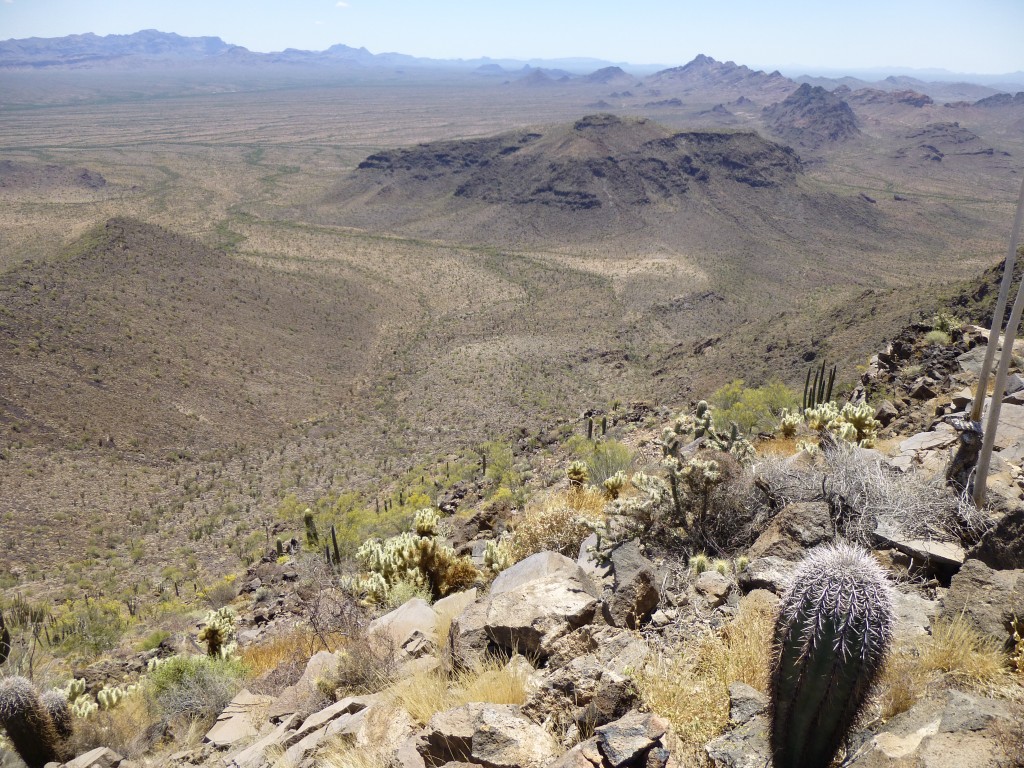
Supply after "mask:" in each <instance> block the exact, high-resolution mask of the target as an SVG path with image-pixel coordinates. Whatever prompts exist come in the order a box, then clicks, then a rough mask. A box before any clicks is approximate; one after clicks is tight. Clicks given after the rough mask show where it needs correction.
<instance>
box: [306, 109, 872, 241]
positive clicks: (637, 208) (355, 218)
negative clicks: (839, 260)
mask: <svg viewBox="0 0 1024 768" xmlns="http://www.w3.org/2000/svg"><path fill="white" fill-rule="evenodd" d="M803 175H804V174H803V170H802V163H801V161H800V158H799V157H798V156H797V154H796V153H795V152H794V151H793V150H792V149H790V148H789V147H786V146H783V145H781V144H777V143H775V142H772V141H767V140H765V139H763V138H762V137H761V136H759V135H758V134H756V133H754V132H751V131H747V132H724V131H716V130H691V131H683V132H678V131H673V130H671V129H669V128H666V127H665V126H663V125H659V124H658V123H655V122H653V121H650V120H646V119H635V118H620V117H616V116H614V115H607V114H599V115H591V116H588V117H584V118H582V119H580V120H577V121H576V122H575V123H569V124H563V125H556V126H549V127H543V128H537V129H535V130H526V129H524V130H518V131H514V132H510V133H505V134H501V135H498V136H493V137H487V138H478V139H466V140H459V141H439V142H431V143H429V144H421V145H419V146H415V147H409V148H403V149H395V150H388V151H384V152H379V153H377V154H373V155H370V156H369V157H367V158H366V159H365V160H364V161H363V162H362V163H360V164H359V166H358V168H357V169H356V170H355V171H354V172H353V173H351V174H350V175H349V176H348V177H347V178H345V179H344V180H342V181H341V182H340V183H339V184H338V186H337V187H336V188H335V189H334V190H333V191H332V192H331V193H330V194H329V195H327V196H326V197H325V198H324V199H323V200H322V201H321V203H320V204H319V205H318V206H317V210H316V214H315V215H316V217H317V218H318V219H319V220H321V221H326V222H331V223H335V224H341V225H344V226H355V227H362V228H367V229H377V230H380V229H387V230H391V231H394V232H400V233H403V234H409V235H414V236H417V237H433V238H443V239H446V240H456V241H459V240H461V241H463V242H486V243H489V244H494V245H498V246H508V245H514V246H521V245H528V246H540V247H545V248H551V247H554V248H559V247H566V246H573V245H580V244H583V243H596V242H601V243H602V244H604V246H610V244H615V246H614V247H616V248H619V249H620V248H621V247H623V246H625V245H629V246H630V247H634V248H635V247H648V244H649V247H659V246H658V244H659V243H669V244H671V245H670V247H671V248H673V249H680V250H683V249H685V250H688V251H690V252H693V251H705V252H708V253H711V252H715V253H719V254H721V253H727V252H734V253H735V252H736V251H737V249H746V248H755V249H758V250H761V251H764V249H765V247H766V243H768V242H778V243H780V244H783V243H784V247H785V248H786V249H789V248H791V247H792V246H793V245H794V244H795V243H804V244H806V245H807V247H809V248H811V249H812V250H813V249H816V248H819V247H821V243H822V237H821V236H820V233H818V232H817V231H812V229H813V230H817V229H819V228H821V229H826V228H827V230H828V232H829V233H830V235H829V236H830V237H832V236H835V235H837V233H844V241H845V242H849V243H853V242H854V241H855V240H858V239H859V238H860V237H861V236H862V235H864V234H867V235H868V236H869V237H870V238H872V239H874V238H875V237H876V236H877V235H878V234H879V228H880V226H881V223H880V222H881V217H880V215H879V214H878V212H877V211H875V210H872V209H870V208H869V207H866V206H864V205H861V204H859V203H857V202H855V201H851V200H850V199H846V198H841V197H838V196H836V195H833V194H830V193H825V192H822V191H820V190H817V189H812V188H811V186H810V185H807V184H804V183H803ZM868 247H872V248H873V246H868Z"/></svg>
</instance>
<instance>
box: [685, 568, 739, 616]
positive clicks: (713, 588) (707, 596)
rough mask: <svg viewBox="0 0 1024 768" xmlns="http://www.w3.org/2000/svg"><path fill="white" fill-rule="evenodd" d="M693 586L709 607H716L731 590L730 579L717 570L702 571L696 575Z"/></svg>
mask: <svg viewBox="0 0 1024 768" xmlns="http://www.w3.org/2000/svg"><path fill="white" fill-rule="evenodd" d="M693 588H694V590H695V591H696V592H697V594H698V595H700V596H701V597H703V598H704V600H706V601H707V603H708V605H709V606H710V607H711V608H718V607H719V606H720V605H724V604H725V601H726V600H728V599H729V593H730V592H732V581H730V580H729V578H728V577H726V576H724V575H723V574H721V573H719V572H718V571H704V573H702V574H701V575H700V576H698V577H697V581H695V582H694V584H693Z"/></svg>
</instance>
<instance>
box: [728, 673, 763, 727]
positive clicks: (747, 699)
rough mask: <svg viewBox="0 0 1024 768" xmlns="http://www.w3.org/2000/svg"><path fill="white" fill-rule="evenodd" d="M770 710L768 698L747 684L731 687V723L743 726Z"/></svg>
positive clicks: (736, 684) (737, 684) (734, 684)
mask: <svg viewBox="0 0 1024 768" xmlns="http://www.w3.org/2000/svg"><path fill="white" fill-rule="evenodd" d="M767 708H768V697H767V696H765V695H764V694H763V693H761V692H760V691H759V690H757V689H756V688H752V687H751V686H749V685H747V684H746V683H739V682H736V683H731V684H730V685H729V722H730V723H732V724H733V725H743V724H744V723H748V722H750V720H752V719H753V718H754V717H756V716H757V715H761V714H763V713H764V711H765V710H766V709H767Z"/></svg>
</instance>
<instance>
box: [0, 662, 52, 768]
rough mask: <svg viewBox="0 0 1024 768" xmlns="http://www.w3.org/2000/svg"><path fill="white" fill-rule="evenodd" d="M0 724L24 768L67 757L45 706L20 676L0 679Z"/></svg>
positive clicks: (32, 686)
mask: <svg viewBox="0 0 1024 768" xmlns="http://www.w3.org/2000/svg"><path fill="white" fill-rule="evenodd" d="M65 706H66V703H65ZM0 725H2V726H3V728H4V730H5V731H6V732H7V737H8V738H9V739H10V740H11V743H12V744H13V745H14V748H15V750H17V752H18V754H19V755H20V756H21V759H22V760H24V761H25V765H27V766H28V768H43V766H44V765H46V764H47V763H60V762H63V761H64V760H65V759H66V758H67V755H66V754H65V753H66V750H65V747H64V742H63V739H61V736H60V733H59V732H58V729H57V726H56V725H55V724H54V721H53V717H52V716H51V714H50V711H49V709H47V707H46V705H45V704H44V703H43V698H42V697H41V696H40V695H39V691H37V690H36V688H35V686H34V685H32V683H30V682H29V681H28V680H26V679H25V678H24V677H9V678H7V679H6V680H4V681H3V682H0ZM62 725H63V724H62Z"/></svg>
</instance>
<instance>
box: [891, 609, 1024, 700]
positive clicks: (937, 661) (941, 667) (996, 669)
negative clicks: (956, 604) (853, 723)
mask: <svg viewBox="0 0 1024 768" xmlns="http://www.w3.org/2000/svg"><path fill="white" fill-rule="evenodd" d="M1008 662H1009V658H1008V656H1007V655H1006V654H1005V653H1004V652H1003V650H1002V649H1001V648H1000V647H999V644H998V642H996V641H995V640H993V639H991V638H986V637H983V636H981V635H979V634H978V633H977V632H976V631H975V630H974V629H972V628H971V627H970V625H969V624H968V623H967V622H966V621H965V620H964V619H963V618H961V617H959V616H958V617H957V618H955V619H953V620H952V621H939V622H937V623H936V624H935V626H934V627H933V628H932V634H931V635H929V636H927V637H923V638H921V639H920V640H917V641H916V642H910V643H902V644H900V645H898V646H897V647H896V648H895V649H894V651H893V653H892V654H891V655H890V657H889V661H888V662H887V663H886V666H885V669H884V670H883V672H882V680H881V682H880V684H879V687H878V691H877V694H876V696H877V700H878V706H879V708H880V712H879V716H880V717H882V718H883V719H885V718H890V717H893V716H894V715H898V714H899V713H900V712H906V711H907V710H908V709H910V708H911V707H912V706H914V704H916V703H917V702H918V701H920V700H921V699H922V698H924V697H925V696H926V695H927V693H928V689H929V687H930V686H932V685H941V687H950V686H952V687H955V688H964V689H967V690H973V691H979V692H982V693H986V694H990V695H1009V696H1011V697H1020V696H1021V691H1020V690H1019V685H1020V682H1019V681H1014V676H1013V674H1012V673H1011V672H1010V669H1009V664H1008ZM1015 689H1016V690H1015Z"/></svg>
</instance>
